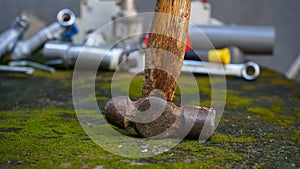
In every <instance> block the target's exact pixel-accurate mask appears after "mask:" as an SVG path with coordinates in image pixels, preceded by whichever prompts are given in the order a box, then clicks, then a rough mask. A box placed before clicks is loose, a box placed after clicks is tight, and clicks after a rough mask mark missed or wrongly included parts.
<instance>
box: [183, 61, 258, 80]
mask: <svg viewBox="0 0 300 169" xmlns="http://www.w3.org/2000/svg"><path fill="white" fill-rule="evenodd" d="M182 72H192V73H205V74H211V75H225V76H237V77H243V78H244V79H245V80H254V79H256V78H257V77H258V76H259V73H260V68H259V66H258V65H257V64H256V63H254V62H246V63H244V64H227V65H222V64H218V63H210V62H201V61H192V60H185V61H183V67H182Z"/></svg>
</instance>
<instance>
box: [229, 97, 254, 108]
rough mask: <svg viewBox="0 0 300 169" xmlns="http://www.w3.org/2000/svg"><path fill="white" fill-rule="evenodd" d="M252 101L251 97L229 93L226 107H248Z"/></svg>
mask: <svg viewBox="0 0 300 169" xmlns="http://www.w3.org/2000/svg"><path fill="white" fill-rule="evenodd" d="M251 103H252V100H251V99H248V98H243V97H240V96H237V95H230V94H227V98H226V107H228V108H232V109H237V108H240V107H247V106H249V105H250V104H251Z"/></svg>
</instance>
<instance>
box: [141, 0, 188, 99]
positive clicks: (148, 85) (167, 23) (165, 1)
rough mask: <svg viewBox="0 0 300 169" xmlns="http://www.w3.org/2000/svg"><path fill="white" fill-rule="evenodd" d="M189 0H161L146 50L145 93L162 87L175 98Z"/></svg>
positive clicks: (145, 95) (186, 26)
mask: <svg viewBox="0 0 300 169" xmlns="http://www.w3.org/2000/svg"><path fill="white" fill-rule="evenodd" d="M190 8H191V1H190V0H158V1H157V3H156V7H155V12H156V13H155V15H154V18H153V22H152V25H151V30H150V37H149V43H148V50H147V52H146V63H145V65H146V66H145V76H144V85H143V92H142V93H143V97H147V96H149V95H151V92H152V91H153V90H155V89H158V90H160V91H161V92H162V93H163V94H164V95H165V98H166V99H167V100H168V101H172V100H173V97H174V93H175V89H176V86H177V80H178V77H179V75H180V72H181V67H182V62H183V58H184V53H185V46H186V40H187V34H188V26H189V18H190Z"/></svg>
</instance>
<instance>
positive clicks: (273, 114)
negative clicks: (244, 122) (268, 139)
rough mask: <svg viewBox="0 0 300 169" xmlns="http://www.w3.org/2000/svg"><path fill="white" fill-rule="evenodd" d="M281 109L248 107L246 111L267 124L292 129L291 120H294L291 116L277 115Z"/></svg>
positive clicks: (277, 107) (275, 107) (276, 107)
mask: <svg viewBox="0 0 300 169" xmlns="http://www.w3.org/2000/svg"><path fill="white" fill-rule="evenodd" d="M280 110H281V108H280V107H279V106H276V105H275V106H274V107H273V108H271V109H267V108H262V107H249V108H248V111H249V112H251V113H254V114H256V115H259V117H260V119H261V120H263V121H267V122H272V123H276V124H278V125H280V126H282V127H285V128H292V124H293V120H294V119H295V118H294V117H292V116H283V115H278V114H277V113H278V111H280Z"/></svg>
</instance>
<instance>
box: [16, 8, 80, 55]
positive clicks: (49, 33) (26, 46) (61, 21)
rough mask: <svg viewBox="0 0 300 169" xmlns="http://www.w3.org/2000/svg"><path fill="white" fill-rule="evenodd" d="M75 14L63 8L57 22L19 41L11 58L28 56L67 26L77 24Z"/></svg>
mask: <svg viewBox="0 0 300 169" xmlns="http://www.w3.org/2000/svg"><path fill="white" fill-rule="evenodd" d="M75 21H76V17H75V14H74V13H73V12H72V11H71V10H69V9H62V10H60V11H59V12H58V14H57V22H54V23H53V24H51V25H49V26H48V27H46V28H44V29H42V30H40V31H39V32H38V33H37V34H35V35H34V36H32V37H31V38H29V39H27V40H23V41H19V42H18V43H17V44H16V47H15V48H14V50H13V52H12V54H11V59H12V60H20V59H26V58H28V57H29V56H30V55H31V54H32V52H34V51H36V50H38V49H39V48H40V47H41V46H43V44H44V43H45V42H47V41H48V40H51V39H55V38H57V35H60V34H62V33H63V32H64V31H65V30H66V29H67V28H69V27H70V26H72V25H73V24H75Z"/></svg>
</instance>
